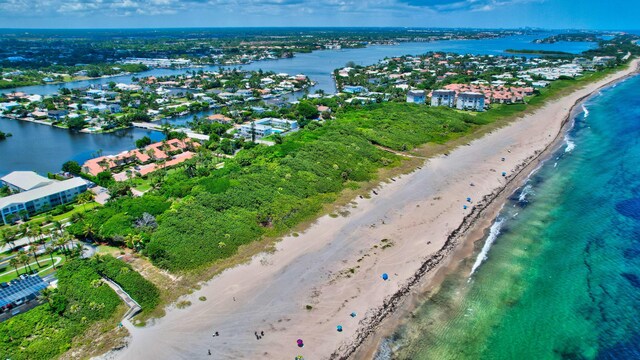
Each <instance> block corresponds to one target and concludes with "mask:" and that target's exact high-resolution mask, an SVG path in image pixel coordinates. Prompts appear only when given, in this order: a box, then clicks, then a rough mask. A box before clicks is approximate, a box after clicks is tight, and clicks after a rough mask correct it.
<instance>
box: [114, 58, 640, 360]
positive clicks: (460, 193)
mask: <svg viewBox="0 0 640 360" xmlns="http://www.w3.org/2000/svg"><path fill="white" fill-rule="evenodd" d="M636 65H637V63H636V62H634V64H633V68H634V69H635V67H636ZM630 72H631V70H625V71H622V72H620V73H618V74H616V75H614V76H610V77H609V78H607V79H605V80H602V81H600V82H598V83H597V84H592V85H589V86H588V87H587V88H584V89H581V90H578V91H576V92H574V93H573V94H571V95H569V96H565V97H563V98H561V99H558V100H555V101H553V102H550V103H548V104H547V105H545V106H544V107H543V108H541V109H539V110H538V111H536V112H535V113H533V114H530V115H527V116H525V117H523V118H522V119H519V120H518V121H515V122H513V123H512V124H510V125H509V126H507V127H504V128H502V129H499V130H496V131H494V132H492V133H491V134H488V135H486V136H485V137H483V138H481V139H478V140H475V141H473V142H472V143H471V144H469V146H461V147H459V148H457V149H455V150H454V151H452V152H451V153H450V154H449V155H448V156H439V157H436V158H432V159H430V160H428V161H427V163H426V164H425V166H423V167H422V168H421V169H417V170H416V171H414V172H413V173H411V174H408V175H404V176H402V177H399V178H397V179H396V181H395V182H390V183H388V184H382V185H380V187H379V189H377V190H376V192H377V193H378V195H373V194H372V197H371V198H370V199H356V200H354V203H353V204H352V205H350V206H347V207H346V208H345V210H348V212H349V214H348V215H347V216H339V217H337V218H333V217H330V216H324V217H322V218H320V219H318V220H317V222H316V223H315V224H313V225H312V226H311V227H309V229H308V230H307V231H306V232H304V233H302V234H300V236H298V237H286V238H284V239H282V241H280V242H279V243H278V244H277V245H276V251H275V252H273V253H270V254H260V255H257V256H255V257H254V258H253V259H252V261H250V262H249V263H247V264H244V265H240V266H237V267H235V268H232V269H229V270H226V271H225V272H223V273H222V274H220V275H219V276H216V277H215V278H214V279H212V280H211V281H209V282H208V283H207V284H204V285H203V286H202V288H201V290H199V291H197V292H195V293H193V294H192V295H190V296H188V297H186V299H188V300H190V301H191V302H192V304H193V305H191V306H190V307H188V308H186V309H175V308H173V309H169V310H168V311H167V314H166V316H165V317H164V318H161V319H158V320H157V321H156V322H155V323H154V324H153V325H151V326H148V327H145V328H136V327H134V326H132V325H131V324H129V323H127V324H126V326H127V328H128V329H129V331H130V333H131V339H130V342H129V345H128V346H127V347H126V348H125V349H123V350H121V351H118V352H114V353H111V354H109V355H108V356H107V357H108V358H118V359H199V358H203V359H206V358H210V359H293V358H294V357H295V356H296V355H302V356H304V358H305V359H326V358H331V357H334V358H341V357H342V354H345V353H349V352H350V350H351V349H352V348H353V346H352V344H353V342H354V340H355V338H356V334H357V333H358V332H361V331H362V328H363V327H364V326H365V325H366V324H370V323H371V319H373V318H374V317H376V316H378V315H379V314H378V313H379V311H378V310H379V308H380V307H382V306H383V304H384V301H385V299H387V298H389V297H390V296H392V295H393V294H394V293H396V292H397V291H398V290H399V289H401V288H402V287H403V285H405V284H406V283H407V281H408V279H410V278H411V277H412V276H413V275H414V274H415V273H416V271H417V270H418V269H419V268H420V267H421V265H422V264H423V263H424V261H425V260H426V259H428V258H429V257H430V256H432V255H433V254H435V253H436V252H437V251H438V250H439V249H441V248H442V247H443V245H444V244H445V242H446V241H447V238H448V237H449V235H450V233H451V232H452V231H453V230H454V229H456V228H458V227H459V226H460V224H461V223H462V222H463V219H464V218H465V216H467V215H468V214H469V213H470V212H471V211H473V208H474V206H478V202H479V201H480V200H481V199H482V198H483V197H485V196H487V195H489V194H492V193H495V192H496V191H498V190H499V189H501V188H502V187H504V186H505V183H506V182H507V181H508V179H507V177H510V176H512V175H513V174H514V172H515V171H516V170H517V169H521V168H522V165H523V163H527V162H528V161H530V160H531V159H532V158H533V157H534V156H535V155H536V154H539V153H540V152H542V151H543V150H544V149H545V148H546V147H547V146H548V145H549V144H550V143H551V142H552V141H553V140H554V139H556V137H557V135H558V134H559V132H560V131H561V128H562V123H563V119H565V118H566V116H567V115H568V112H569V111H570V109H571V107H572V106H573V105H574V104H575V103H576V101H578V100H579V99H581V98H583V97H585V96H587V95H588V94H590V93H592V92H593V91H595V90H597V89H598V88H599V87H601V86H602V85H604V84H606V83H608V82H610V81H612V80H614V79H616V78H620V77H622V76H624V75H626V74H628V73H630ZM502 158H504V161H502ZM502 172H506V174H507V177H504V176H502ZM471 183H473V184H474V186H471V185H470V184H471ZM468 197H469V198H471V201H470V202H468V201H467V198H468ZM354 204H355V205H354ZM465 205H466V206H467V209H464V206H465ZM383 273H386V274H388V276H389V279H388V280H387V281H384V280H383V279H382V277H381V275H382V274H383ZM200 296H206V297H207V301H199V300H198V297H200ZM307 305H309V306H310V307H311V308H310V309H307ZM352 312H355V313H356V316H355V317H351V316H350V314H351V313H352ZM338 325H341V326H342V327H343V331H342V332H338V331H337V330H336V327H337V326H338ZM216 331H217V332H219V336H217V337H214V336H212V335H213V334H214V333H215V332H216ZM256 331H257V332H258V333H260V332H261V331H264V333H265V334H264V337H262V338H261V339H260V340H258V339H257V338H256V336H255V332H256ZM297 339H302V340H303V341H304V344H305V345H304V347H303V348H299V347H298V346H297V344H296V340H297ZM209 350H210V351H211V355H210V356H209V355H208V351H209Z"/></svg>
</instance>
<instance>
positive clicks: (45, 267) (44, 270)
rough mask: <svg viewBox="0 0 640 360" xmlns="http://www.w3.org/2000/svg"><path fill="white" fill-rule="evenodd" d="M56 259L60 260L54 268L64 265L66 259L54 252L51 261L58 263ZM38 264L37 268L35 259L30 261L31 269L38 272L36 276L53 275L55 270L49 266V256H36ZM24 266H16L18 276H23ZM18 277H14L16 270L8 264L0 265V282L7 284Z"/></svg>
mask: <svg viewBox="0 0 640 360" xmlns="http://www.w3.org/2000/svg"><path fill="white" fill-rule="evenodd" d="M57 258H59V259H60V262H59V263H58V265H56V267H60V266H62V264H64V263H65V261H66V258H65V256H64V255H62V254H61V253H59V252H55V253H54V254H53V260H54V262H55V261H58V260H57ZM38 262H39V263H40V266H38V264H37V263H36V261H35V259H33V258H32V259H31V263H30V266H31V269H32V270H38V271H39V272H38V275H40V276H47V275H49V274H51V273H53V272H54V271H55V270H54V269H53V267H52V266H51V265H52V264H53V263H52V262H51V258H50V257H49V255H40V256H38ZM23 266H24V265H19V266H18V272H19V273H20V274H24V273H25V272H26V269H24V268H23ZM17 277H18V276H17V275H16V270H15V268H14V267H12V266H11V265H9V263H8V262H6V263H3V264H2V265H0V282H7V281H11V280H13V279H15V278H17Z"/></svg>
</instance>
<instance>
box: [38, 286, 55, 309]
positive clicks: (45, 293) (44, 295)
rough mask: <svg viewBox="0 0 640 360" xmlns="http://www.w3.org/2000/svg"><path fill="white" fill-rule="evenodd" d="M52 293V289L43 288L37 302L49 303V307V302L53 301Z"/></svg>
mask: <svg viewBox="0 0 640 360" xmlns="http://www.w3.org/2000/svg"><path fill="white" fill-rule="evenodd" d="M54 293H55V292H54V291H53V289H50V288H45V289H43V290H42V291H41V292H40V295H38V300H39V301H40V302H45V301H46V302H47V303H49V305H51V302H52V301H53V295H54Z"/></svg>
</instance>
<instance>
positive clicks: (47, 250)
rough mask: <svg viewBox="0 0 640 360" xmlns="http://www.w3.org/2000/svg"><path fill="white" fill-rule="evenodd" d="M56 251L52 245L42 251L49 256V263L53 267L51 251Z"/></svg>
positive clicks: (54, 267) (54, 266) (54, 265)
mask: <svg viewBox="0 0 640 360" xmlns="http://www.w3.org/2000/svg"><path fill="white" fill-rule="evenodd" d="M54 252H56V249H55V248H54V247H53V246H49V247H47V248H46V249H45V250H44V253H45V254H47V255H49V258H51V265H52V266H53V269H54V270H55V269H56V262H55V261H54V260H53V253H54Z"/></svg>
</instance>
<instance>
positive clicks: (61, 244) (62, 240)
mask: <svg viewBox="0 0 640 360" xmlns="http://www.w3.org/2000/svg"><path fill="white" fill-rule="evenodd" d="M66 244H67V238H66V236H65V234H62V236H60V237H59V238H58V240H56V242H55V245H56V247H58V248H62V253H63V254H64V257H65V258H66V257H67V247H66Z"/></svg>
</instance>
